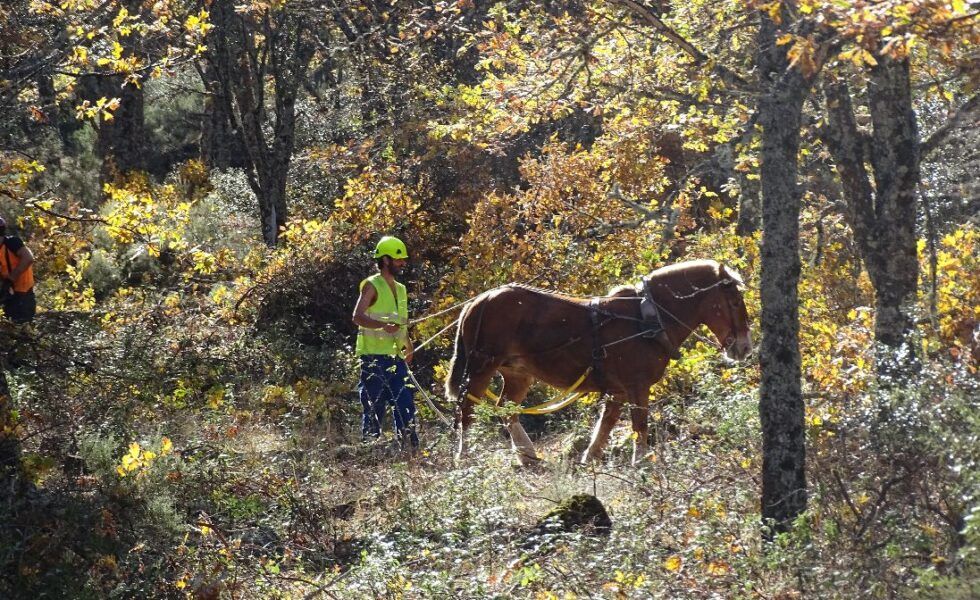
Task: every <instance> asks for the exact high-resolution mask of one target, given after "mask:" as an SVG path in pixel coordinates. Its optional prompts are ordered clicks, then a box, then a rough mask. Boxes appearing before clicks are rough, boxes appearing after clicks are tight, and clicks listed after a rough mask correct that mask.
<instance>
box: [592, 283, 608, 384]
mask: <svg viewBox="0 0 980 600" xmlns="http://www.w3.org/2000/svg"><path fill="white" fill-rule="evenodd" d="M599 318H600V314H599V300H598V299H596V298H593V299H592V300H591V301H589V320H590V321H591V322H592V374H593V375H594V376H595V380H596V385H597V386H598V387H599V394H600V395H602V394H605V393H606V381H605V377H604V373H603V370H602V359H604V358H606V347H605V346H603V345H602V340H601V339H599V327H600V326H601V323H600V321H599Z"/></svg>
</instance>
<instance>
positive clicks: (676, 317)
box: [446, 260, 752, 464]
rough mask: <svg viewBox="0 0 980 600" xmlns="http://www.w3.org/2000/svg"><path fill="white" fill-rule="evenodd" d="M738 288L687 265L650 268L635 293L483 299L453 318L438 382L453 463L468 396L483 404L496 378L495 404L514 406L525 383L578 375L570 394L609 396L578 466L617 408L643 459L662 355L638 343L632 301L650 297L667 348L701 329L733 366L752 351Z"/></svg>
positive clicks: (517, 428) (702, 265) (529, 457)
mask: <svg viewBox="0 0 980 600" xmlns="http://www.w3.org/2000/svg"><path fill="white" fill-rule="evenodd" d="M743 287H744V284H743V282H742V278H741V276H739V274H738V273H737V272H735V271H734V270H732V269H729V268H728V267H725V266H723V265H721V264H719V263H717V262H715V261H712V260H695V261H689V262H684V263H680V264H676V265H672V266H668V267H664V268H662V269H657V270H656V271H654V272H653V273H651V274H650V276H649V277H648V278H646V279H645V280H644V281H643V282H642V283H640V284H639V285H637V286H620V287H618V288H615V289H613V290H612V291H611V292H610V293H609V295H608V296H603V297H600V298H594V299H589V298H575V297H572V296H567V295H564V294H556V293H552V292H547V291H544V290H538V289H534V288H531V287H528V286H522V285H515V284H511V285H505V286H502V287H498V288H496V289H493V290H490V291H487V292H484V293H483V294H481V295H480V296H478V297H477V298H475V299H474V300H473V302H471V303H470V304H469V305H468V306H467V307H466V308H465V309H464V310H463V312H462V314H460V317H459V325H458V328H457V331H456V349H455V353H454V355H453V359H452V363H451V366H450V376H449V379H448V380H447V381H446V392H447V395H448V397H449V398H450V399H452V400H457V401H458V403H459V404H458V412H457V416H456V418H457V421H456V422H457V426H458V427H459V449H458V451H457V456H462V455H463V454H464V453H465V451H466V443H465V435H466V430H467V428H469V426H470V425H471V423H472V421H473V398H483V396H484V394H485V393H486V391H487V388H488V386H489V385H490V381H491V379H493V377H494V375H495V374H496V373H500V374H501V375H502V376H503V379H504V387H503V391H502V392H501V402H503V401H504V399H506V401H508V402H512V403H514V404H516V405H520V404H521V403H522V402H523V401H524V398H525V396H526V395H527V392H528V388H529V387H530V386H531V383H533V382H534V381H535V380H541V381H544V382H545V383H547V384H549V385H552V386H554V387H557V388H560V389H563V390H564V389H569V388H571V387H572V386H574V385H575V383H576V382H577V381H579V380H581V379H582V377H583V375H586V377H585V379H584V380H582V381H581V383H580V385H579V387H578V388H577V389H578V391H581V392H600V393H601V394H608V395H609V396H610V397H609V399H608V400H607V402H606V404H605V406H604V407H603V409H602V414H601V416H600V418H599V420H598V422H597V423H596V425H595V429H594V431H593V433H592V440H591V442H590V444H589V447H588V449H587V450H586V451H585V454H584V455H583V457H582V462H583V463H584V462H588V461H591V460H595V459H597V458H598V457H599V456H600V454H601V452H602V449H603V447H604V446H605V444H606V441H607V440H608V438H609V432H610V431H611V430H612V427H613V425H614V424H615V422H616V420H617V419H618V418H619V414H620V412H621V411H622V408H623V405H624V404H626V405H627V406H629V407H630V416H631V418H632V422H633V431H634V432H636V442H635V447H634V451H633V462H634V463H636V462H637V461H638V460H640V459H641V458H643V457H644V456H645V455H646V454H647V416H648V415H647V413H648V403H649V400H650V386H651V385H653V384H654V383H656V382H657V381H659V380H660V378H661V377H663V375H664V371H665V370H666V368H667V363H668V362H669V357H668V351H667V350H666V349H664V348H663V347H662V346H661V345H659V344H657V343H656V341H654V340H653V339H650V337H649V336H648V335H643V331H644V328H645V327H646V326H647V322H645V321H644V319H643V317H642V316H641V315H643V314H644V313H643V312H641V308H640V304H641V300H642V298H643V297H644V296H645V295H647V294H649V297H651V298H652V300H653V302H654V303H655V305H656V307H657V309H658V311H659V313H660V317H661V320H662V324H663V326H664V327H665V328H666V331H667V335H668V337H669V339H670V341H671V342H672V343H673V344H674V347H675V348H676V347H679V346H680V344H681V343H683V341H684V340H685V339H686V338H687V337H688V336H689V335H691V334H692V333H693V332H694V330H695V329H696V328H697V327H698V326H700V325H702V324H703V325H707V327H708V329H710V330H711V332H712V333H713V334H714V335H715V337H716V338H717V340H718V344H719V347H720V348H722V349H723V350H724V351H725V353H726V355H729V356H731V357H733V358H735V359H742V358H744V357H745V356H747V355H748V354H749V353H750V352H751V350H752V340H751V337H750V334H749V321H748V315H747V313H746V310H745V303H744V302H743V300H742V293H741V290H742V289H743ZM507 428H508V430H509V431H510V436H511V444H512V446H513V448H514V450H516V451H517V453H518V456H519V458H520V459H521V462H523V463H525V464H526V463H528V462H531V461H534V460H537V455H536V454H535V451H534V447H533V446H532V444H531V441H530V439H529V438H528V437H527V433H526V432H525V431H524V428H523V427H521V424H520V422H519V421H518V419H517V415H513V416H512V417H510V418H509V420H508V424H507Z"/></svg>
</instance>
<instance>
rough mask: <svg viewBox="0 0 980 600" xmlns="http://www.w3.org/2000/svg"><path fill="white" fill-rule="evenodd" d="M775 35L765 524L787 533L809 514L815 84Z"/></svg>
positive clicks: (764, 157)
mask: <svg viewBox="0 0 980 600" xmlns="http://www.w3.org/2000/svg"><path fill="white" fill-rule="evenodd" d="M776 36H777V27H776V25H775V23H773V22H772V21H771V20H770V19H769V18H768V16H766V15H763V16H762V25H761V28H760V31H759V36H758V46H759V50H758V52H759V53H758V56H757V64H758V67H759V73H760V74H761V77H762V79H763V86H764V87H763V93H762V96H761V98H760V101H759V102H760V104H759V124H760V125H761V126H762V154H761V187H762V228H763V233H762V257H761V258H762V275H761V300H762V315H761V321H762V340H761V344H760V351H759V361H760V365H761V369H762V381H761V385H760V389H759V415H760V417H761V420H762V452H763V459H762V461H763V464H762V518H763V521H764V522H765V523H766V524H771V525H772V526H773V527H774V528H775V531H785V530H786V529H787V528H788V527H789V525H790V524H791V522H792V520H793V519H794V518H795V517H796V516H797V515H799V514H800V513H802V512H803V511H804V510H805V509H806V501H807V492H806V470H805V466H806V440H805V436H804V413H803V395H802V390H801V386H800V350H799V329H800V326H799V307H798V294H797V291H798V290H797V286H798V282H799V277H800V253H799V213H800V197H801V194H800V189H799V187H798V185H797V170H798V165H797V154H798V151H799V144H800V121H801V114H802V110H803V101H804V100H805V98H806V96H807V93H808V90H809V82H808V81H807V80H806V79H805V78H804V76H803V74H802V73H800V72H799V71H798V70H797V69H791V68H789V66H788V62H787V60H786V46H779V45H776V43H775V42H776Z"/></svg>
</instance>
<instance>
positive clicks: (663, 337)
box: [653, 330, 681, 360]
mask: <svg viewBox="0 0 980 600" xmlns="http://www.w3.org/2000/svg"><path fill="white" fill-rule="evenodd" d="M653 339H655V340H656V341H657V343H658V344H660V346H661V347H662V348H663V349H664V350H666V351H667V356H669V357H670V358H672V359H674V360H680V359H681V353H680V352H678V351H677V348H675V347H674V344H672V343H671V342H670V338H669V337H667V332H666V331H665V330H661V331H659V332H657V335H655V336H653Z"/></svg>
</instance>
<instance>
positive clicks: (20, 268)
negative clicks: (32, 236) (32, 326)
mask: <svg viewBox="0 0 980 600" xmlns="http://www.w3.org/2000/svg"><path fill="white" fill-rule="evenodd" d="M0 236H3V241H2V242H0V306H2V307H3V312H4V314H5V315H7V318H9V319H10V320H11V321H13V322H14V323H29V322H31V321H33V320H34V314H35V313H36V312H37V301H36V299H35V298H34V254H33V253H32V252H31V249H30V248H28V247H27V246H26V245H24V241H23V240H22V239H20V238H19V237H17V236H15V235H10V236H8V235H7V221H6V220H4V218H3V217H0Z"/></svg>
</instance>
